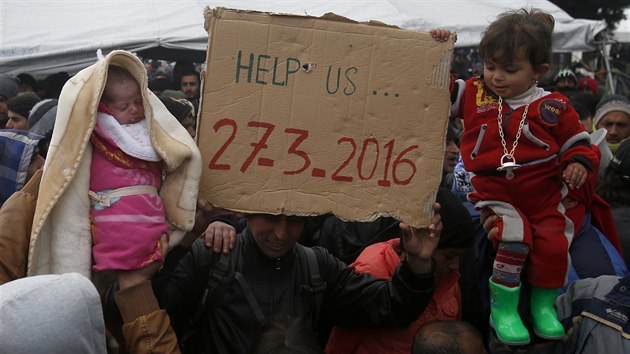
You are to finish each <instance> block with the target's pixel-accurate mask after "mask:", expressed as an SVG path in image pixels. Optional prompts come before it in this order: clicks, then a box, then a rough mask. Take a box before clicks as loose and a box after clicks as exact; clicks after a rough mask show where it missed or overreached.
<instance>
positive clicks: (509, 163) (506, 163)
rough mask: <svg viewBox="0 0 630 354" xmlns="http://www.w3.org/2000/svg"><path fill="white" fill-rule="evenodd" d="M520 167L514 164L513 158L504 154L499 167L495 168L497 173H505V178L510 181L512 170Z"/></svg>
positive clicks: (512, 174)
mask: <svg viewBox="0 0 630 354" xmlns="http://www.w3.org/2000/svg"><path fill="white" fill-rule="evenodd" d="M519 167H521V165H519V164H517V163H516V159H515V158H514V156H512V155H510V154H505V155H503V156H501V166H499V167H498V168H497V171H505V178H507V179H508V180H511V179H513V178H514V170H516V169H517V168H519Z"/></svg>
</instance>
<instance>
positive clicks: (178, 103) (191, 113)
mask: <svg viewBox="0 0 630 354" xmlns="http://www.w3.org/2000/svg"><path fill="white" fill-rule="evenodd" d="M160 101H162V103H163V104H164V106H165V107H166V109H168V111H169V112H171V114H172V115H173V116H174V117H175V118H177V121H179V122H180V123H181V124H182V126H183V127H184V128H186V131H188V134H190V136H191V137H193V138H194V137H195V123H196V122H195V107H193V104H192V103H191V102H190V101H188V100H187V99H178V98H174V97H164V96H160Z"/></svg>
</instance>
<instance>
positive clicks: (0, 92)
mask: <svg viewBox="0 0 630 354" xmlns="http://www.w3.org/2000/svg"><path fill="white" fill-rule="evenodd" d="M19 85H20V82H19V81H18V79H16V78H14V77H12V76H9V75H7V74H0V98H1V99H5V100H8V99H9V98H12V97H15V96H16V95H17V92H18V86H19Z"/></svg>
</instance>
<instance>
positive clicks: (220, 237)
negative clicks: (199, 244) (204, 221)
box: [202, 221, 236, 254]
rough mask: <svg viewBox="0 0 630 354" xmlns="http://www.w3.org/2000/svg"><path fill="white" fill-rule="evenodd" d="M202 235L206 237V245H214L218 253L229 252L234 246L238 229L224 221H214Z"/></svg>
mask: <svg viewBox="0 0 630 354" xmlns="http://www.w3.org/2000/svg"><path fill="white" fill-rule="evenodd" d="M202 236H203V237H204V239H205V244H206V247H213V248H214V251H215V252H217V253H218V252H223V253H225V254H228V253H229V252H230V251H231V250H232V249H233V248H234V242H235V241H236V230H235V229H234V227H232V226H231V225H228V224H226V223H224V222H222V221H214V222H213V223H211V224H210V225H208V228H207V229H206V231H204V232H203V234H202Z"/></svg>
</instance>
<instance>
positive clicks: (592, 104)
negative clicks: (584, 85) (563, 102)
mask: <svg viewBox="0 0 630 354" xmlns="http://www.w3.org/2000/svg"><path fill="white" fill-rule="evenodd" d="M570 101H571V105H575V104H581V105H582V106H584V107H586V108H587V109H588V110H589V112H591V116H594V115H595V111H596V110H597V104H598V103H599V97H597V96H596V95H594V94H592V93H590V92H576V93H574V94H573V95H571V99H570ZM578 113H579V112H578Z"/></svg>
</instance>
